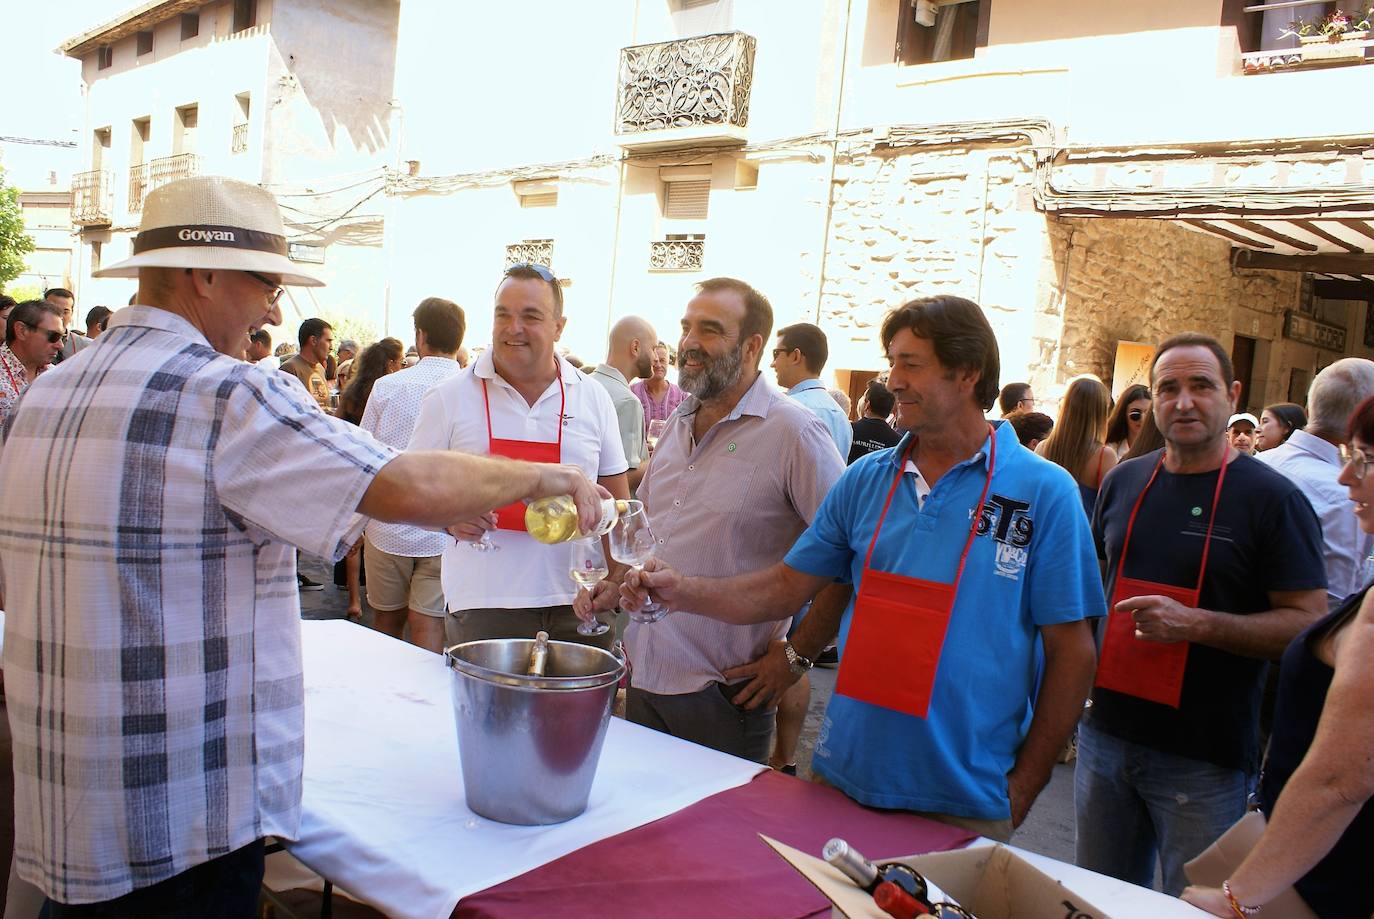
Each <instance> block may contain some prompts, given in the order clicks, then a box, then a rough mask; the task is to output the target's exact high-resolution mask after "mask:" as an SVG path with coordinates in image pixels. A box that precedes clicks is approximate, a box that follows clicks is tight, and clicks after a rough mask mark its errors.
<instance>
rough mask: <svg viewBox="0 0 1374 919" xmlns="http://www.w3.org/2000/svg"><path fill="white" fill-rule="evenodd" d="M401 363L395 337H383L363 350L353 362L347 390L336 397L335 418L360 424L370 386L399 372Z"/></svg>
mask: <svg viewBox="0 0 1374 919" xmlns="http://www.w3.org/2000/svg"><path fill="white" fill-rule="evenodd" d="M404 361H405V346H404V345H402V344H401V342H400V340H398V339H395V338H383V339H382V340H381V341H379V342H376V343H375V344H371V345H368V346H367V347H366V348H364V349H363V353H362V354H361V355H359V356H358V359H357V360H356V361H355V362H354V363H353V372H352V374H351V376H350V377H349V381H348V388H347V389H345V390H344V391H343V395H341V396H340V397H339V411H338V416H339V417H340V418H342V419H343V420H344V421H347V422H349V423H351V424H357V423H358V422H360V421H362V420H363V409H365V408H367V397H368V396H370V395H372V384H373V383H376V382H377V380H378V379H379V378H380V377H384V376H386V375H387V374H388V373H395V372H396V371H398V370H400V369H401V366H402V364H403V362H404Z"/></svg>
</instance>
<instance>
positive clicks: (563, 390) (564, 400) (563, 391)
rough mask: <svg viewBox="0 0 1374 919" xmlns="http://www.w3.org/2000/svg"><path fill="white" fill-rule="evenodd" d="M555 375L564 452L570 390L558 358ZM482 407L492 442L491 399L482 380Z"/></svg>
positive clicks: (560, 451) (559, 448) (554, 367)
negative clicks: (564, 433) (485, 414)
mask: <svg viewBox="0 0 1374 919" xmlns="http://www.w3.org/2000/svg"><path fill="white" fill-rule="evenodd" d="M553 375H554V379H556V380H558V440H557V443H558V452H559V454H560V455H561V454H562V452H563V419H564V417H565V416H566V414H567V408H568V389H567V387H566V386H564V385H563V368H562V367H560V366H558V358H557V357H555V358H554V359H553ZM482 407H483V408H485V409H486V412H487V440H488V441H490V440H491V439H492V438H493V437H494V436H495V435H494V434H493V433H492V430H491V398H490V397H489V396H488V395H487V381H486V379H485V378H483V379H482Z"/></svg>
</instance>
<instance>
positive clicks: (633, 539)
mask: <svg viewBox="0 0 1374 919" xmlns="http://www.w3.org/2000/svg"><path fill="white" fill-rule="evenodd" d="M653 556H654V533H653V530H651V529H649V515H648V514H647V513H645V511H644V505H642V504H641V505H639V506H638V507H633V506H632V507H631V508H630V511H629V513H626V514H621V515H620V519H619V520H617V521H616V524H615V526H614V527H613V528H612V529H611V557H612V558H614V559H615V560H616V561H618V562H620V563H622V564H625V565H629V566H630V567H632V568H634V569H635V570H636V571H642V570H643V568H644V563H645V562H647V561H648V560H649V559H651V558H653ZM666 615H668V607H667V605H666V604H664V603H660V602H659V601H657V600H655V599H654V598H653V596H652V595H650V596H649V597H648V598H647V599H646V600H645V601H644V605H643V606H642V607H640V608H639V610H638V611H637V612H633V613H630V618H631V619H633V620H634V621H635V622H658V620H660V619H662V618H663V617H664V616H666Z"/></svg>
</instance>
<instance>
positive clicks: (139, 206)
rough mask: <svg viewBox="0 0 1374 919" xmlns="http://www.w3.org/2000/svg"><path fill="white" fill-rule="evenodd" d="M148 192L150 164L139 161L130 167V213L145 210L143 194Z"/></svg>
mask: <svg viewBox="0 0 1374 919" xmlns="http://www.w3.org/2000/svg"><path fill="white" fill-rule="evenodd" d="M147 192H148V164H147V163H139V164H138V165H136V166H130V167H129V213H130V214H139V213H142V211H143V196H144V195H145V194H147Z"/></svg>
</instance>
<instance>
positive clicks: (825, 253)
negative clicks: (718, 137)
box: [815, 0, 854, 325]
mask: <svg viewBox="0 0 1374 919" xmlns="http://www.w3.org/2000/svg"><path fill="white" fill-rule="evenodd" d="M853 14H854V0H846V2H845V7H844V33H843V34H844V38H843V39H842V41H843V44H842V45H841V46H840V82H839V86H838V87H837V88H836V91H835V119H834V121H833V123H832V124H831V126H830V138H829V140H830V173H829V175H828V176H826V180H825V224H824V227H823V228H822V230H821V253H820V256H821V257H820V267H819V270H818V271H817V277H816V319H815V322H816V325H820V324H821V299H822V297H823V296H824V292H825V261H826V259H827V258H828V257H829V255H830V220H831V217H832V215H833V214H834V212H835V157H836V155H837V154H838V153H839V148H840V116H841V114H842V113H843V111H844V84H845V77H846V76H847V75H848V70H849V66H848V64H849V24H850V22H851V21H853Z"/></svg>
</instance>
